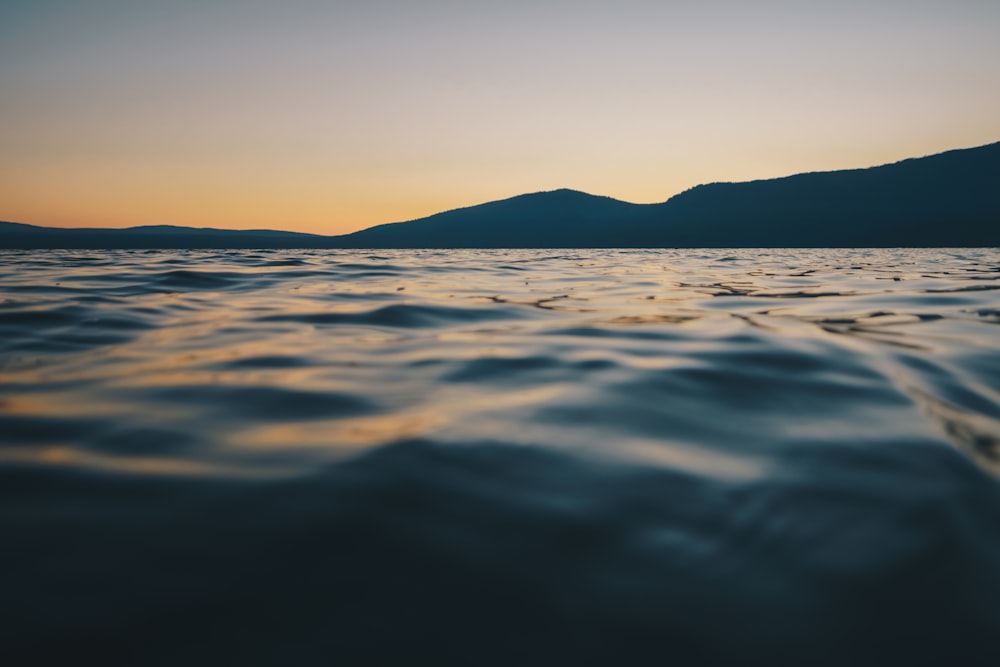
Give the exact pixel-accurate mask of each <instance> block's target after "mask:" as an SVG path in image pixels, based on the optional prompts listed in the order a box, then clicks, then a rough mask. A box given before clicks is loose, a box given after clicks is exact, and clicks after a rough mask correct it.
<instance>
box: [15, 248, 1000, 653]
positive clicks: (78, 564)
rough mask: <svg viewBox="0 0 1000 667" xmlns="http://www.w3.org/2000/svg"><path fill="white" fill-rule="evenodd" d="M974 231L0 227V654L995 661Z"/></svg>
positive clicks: (985, 294)
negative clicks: (386, 240) (344, 233)
mask: <svg viewBox="0 0 1000 667" xmlns="http://www.w3.org/2000/svg"><path fill="white" fill-rule="evenodd" d="M998 325H1000V251H997V250H992V249H969V250H963V249H957V250H956V249H949V250H907V249H892V250H885V249H879V250H711V251H702V250H665V251H646V250H643V251H625V250H585V251H577V250H560V251H552V250H544V251H543V250H517V251H508V250H494V251H485V250H484V251H465V250H463V251H431V250H427V251H374V252H373V251H333V252H329V251H207V252H201V251H88V252H80V251H51V252H15V251H4V252H0V535H2V536H3V539H2V544H0V554H2V555H0V565H2V567H0V590H2V594H0V639H2V644H0V651H2V652H3V653H5V654H6V655H7V656H8V658H12V659H8V660H3V659H2V658H0V660H2V661H4V662H5V664H9V665H13V664H31V665H39V664H66V663H67V661H69V660H72V661H73V662H81V661H85V658H86V659H97V660H100V661H101V662H102V663H103V664H144V665H149V664H177V665H190V664H212V665H226V664H274V665H314V664H315V665H321V664H322V665H325V664H338V665H354V664H398V665H403V664H410V665H412V664H421V665H423V664H427V665H559V664H578V665H579V664H588V665H589V664H593V665H613V664H621V665H636V664H658V665H660V664H681V665H706V664H720V665H729V664H732V665H848V664H850V665H890V664H891V665H895V664H899V665H945V664H956V665H957V664H961V665H996V664H1000V663H998V658H997V656H998V655H1000V641H998V640H1000V484H998V477H997V475H998V473H1000V326H998Z"/></svg>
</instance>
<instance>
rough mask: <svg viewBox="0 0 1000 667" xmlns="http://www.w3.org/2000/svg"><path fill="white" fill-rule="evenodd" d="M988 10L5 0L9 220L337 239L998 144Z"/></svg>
mask: <svg viewBox="0 0 1000 667" xmlns="http://www.w3.org/2000/svg"><path fill="white" fill-rule="evenodd" d="M997 35H1000V2H997V0H949V1H941V2H938V1H931V0H885V1H879V0H867V1H864V2H862V1H858V0H840V1H839V2H836V3H834V2H805V1H801V0H800V1H798V2H791V1H779V0H771V1H757V0H741V1H737V0H701V1H699V2H670V1H669V0H659V1H647V0H614V1H605V0H576V1H573V2H571V1H569V0H533V1H530V2H528V1H523V0H506V1H505V2H503V3H501V2H496V1H495V0H493V1H490V2H483V1H479V0H464V1H461V2H459V1H452V0H435V1H426V2H422V1H420V0H410V1H409V2H402V1H393V2H389V1H385V0H365V1H359V2H338V1H336V0H332V1H331V0H327V1H325V2H319V1H313V0H284V1H282V2H277V1H264V0H199V1H195V0H171V1H170V2H161V3H142V2H134V0H128V1H123V0H30V1H24V2H9V1H7V0H0V220H8V221H16V222H26V223H31V224H38V225H46V226H62V227H86V226H93V227H128V226H134V225H147V224H174V225H187V226H195V227H220V228H232V229H250V228H270V229H288V230H295V231H305V232H312V233H321V234H340V233H346V232H350V231H354V230H357V229H362V228H365V227H369V226H372V225H375V224H380V223H384V222H395V221H402V220H410V219H414V218H419V217H422V216H425V215H429V214H432V213H435V212H438V211H442V210H448V209H452V208H457V207H461V206H468V205H472V204H477V203H481V202H485V201H491V200H495V199H502V198H505V197H510V196H513V195H517V194H521V193H526V192H537V191H540V190H551V189H556V188H562V187H568V188H573V189H577V190H584V191H586V192H590V193H593V194H601V195H608V196H611V197H615V198H618V199H624V200H626V201H633V202H658V201H664V200H666V199H668V198H669V197H670V196H672V195H674V194H677V193H679V192H681V191H683V190H685V189H687V188H689V187H692V186H694V185H697V184H699V183H706V182H714V181H742V180H752V179H758V178H771V177H777V176H784V175H789V174H792V173H797V172H802V171H822V170H830V169H842V168H854V167H864V166H871V165H875V164H883V163H887V162H894V161H897V160H900V159H903V158H906V157H917V156H922V155H928V154H932V153H936V152H941V151H944V150H949V149H952V148H964V147H971V146H978V145H982V144H987V143H992V142H995V141H998V140H1000V39H998V37H997Z"/></svg>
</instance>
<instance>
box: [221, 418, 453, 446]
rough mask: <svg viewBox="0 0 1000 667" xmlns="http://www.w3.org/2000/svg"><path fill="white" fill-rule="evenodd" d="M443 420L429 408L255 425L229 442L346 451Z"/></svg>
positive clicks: (415, 433) (416, 432)
mask: <svg viewBox="0 0 1000 667" xmlns="http://www.w3.org/2000/svg"><path fill="white" fill-rule="evenodd" d="M446 422H447V417H446V416H445V415H443V414H439V413H436V412H434V411H432V410H426V411H420V412H407V413H395V414H387V415H375V416H368V417H356V418H351V419H342V420H336V421H333V420H330V421H321V422H312V423H302V422H297V423H283V424H271V425H266V426H257V427H255V428H253V429H250V430H247V431H244V432H240V433H236V434H234V435H233V436H232V437H231V438H230V441H231V445H230V446H232V447H234V448H238V449H258V450H263V449H273V450H287V449H289V448H296V449H298V448H302V449H322V450H324V451H326V452H329V453H333V452H343V453H350V452H352V451H355V450H358V449H364V448H367V447H375V446H381V445H386V444H389V443H392V442H397V441H400V440H409V439H412V438H418V437H421V436H423V435H426V434H427V433H429V432H430V431H432V430H434V429H436V428H438V427H440V426H441V425H443V424H445V423H446Z"/></svg>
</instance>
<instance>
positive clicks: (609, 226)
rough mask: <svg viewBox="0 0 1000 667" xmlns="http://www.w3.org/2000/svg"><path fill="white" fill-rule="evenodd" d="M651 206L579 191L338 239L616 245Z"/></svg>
mask: <svg viewBox="0 0 1000 667" xmlns="http://www.w3.org/2000/svg"><path fill="white" fill-rule="evenodd" d="M647 208H648V206H644V205H641V204H630V203H628V202H623V201H619V200H617V199H612V198H610V197H598V196H595V195H589V194H587V193H585V192H578V191H576V190H566V189H563V190H553V191H550V192H536V193H533V194H527V195H519V196H517V197H511V198H510V199H503V200H500V201H494V202H489V203H487V204H479V205H478V206H470V207H468V208H460V209H455V210H453V211H446V212H444V213H438V214H436V215H432V216H430V217H428V218H422V219H420V220H413V221H410V222H397V223H391V224H387V225H379V226H377V227H371V228H369V229H365V230H363V231H360V232H356V233H354V234H350V235H347V236H342V237H340V238H339V239H338V240H339V241H341V242H342V247H394V248H422V247H432V246H433V247H450V248H552V247H557V248H558V247H568V246H573V247H616V246H620V245H621V244H622V243H623V242H625V240H626V239H625V237H623V236H622V235H621V230H622V229H623V228H626V229H627V228H628V226H635V225H637V224H639V223H640V221H642V220H643V219H644V213H645V209H647Z"/></svg>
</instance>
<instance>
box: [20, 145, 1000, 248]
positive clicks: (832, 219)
mask: <svg viewBox="0 0 1000 667" xmlns="http://www.w3.org/2000/svg"><path fill="white" fill-rule="evenodd" d="M810 246H815V247H879V246H890V247H891V246H1000V143H995V144H990V145H988V146H982V147H979V148H969V149H963V150H954V151H949V152H946V153H940V154H938V155H932V156H929V157H923V158H914V159H909V160H903V161H902V162H896V163H894V164H889V165H883V166H879V167H871V168H867V169H851V170H843V171H830V172H816V173H807V174H798V175H795V176H788V177H785V178H775V179H769V180H760V181H751V182H746V183H711V184H708V185H699V186H697V187H695V188H692V189H690V190H688V191H686V192H683V193H681V194H679V195H677V196H675V197H672V198H671V199H669V200H667V201H665V202H663V203H660V204H630V203H628V202H623V201H619V200H616V199H612V198H610V197H599V196H595V195H589V194H586V193H584V192H577V191H574V190H554V191H551V192H538V193H534V194H526V195H520V196H517V197H512V198H510V199H504V200H501V201H495V202H489V203H486V204H480V205H478V206H470V207H468V208H460V209H455V210H452V211H446V212H444V213H438V214H436V215H432V216H429V217H427V218H421V219H419V220H412V221H409V222H399V223H391V224H386V225H378V226H376V227H371V228H369V229H365V230H362V231H359V232H355V233H353V234H347V235H344V236H319V235H314V234H299V233H294V232H277V231H269V230H250V231H230V230H220V229H193V228H187V227H167V226H159V227H133V228H130V229H124V230H121V229H55V228H46V227H35V226H32V225H21V224H16V223H0V248H470V247H480V248H552V247H810Z"/></svg>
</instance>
